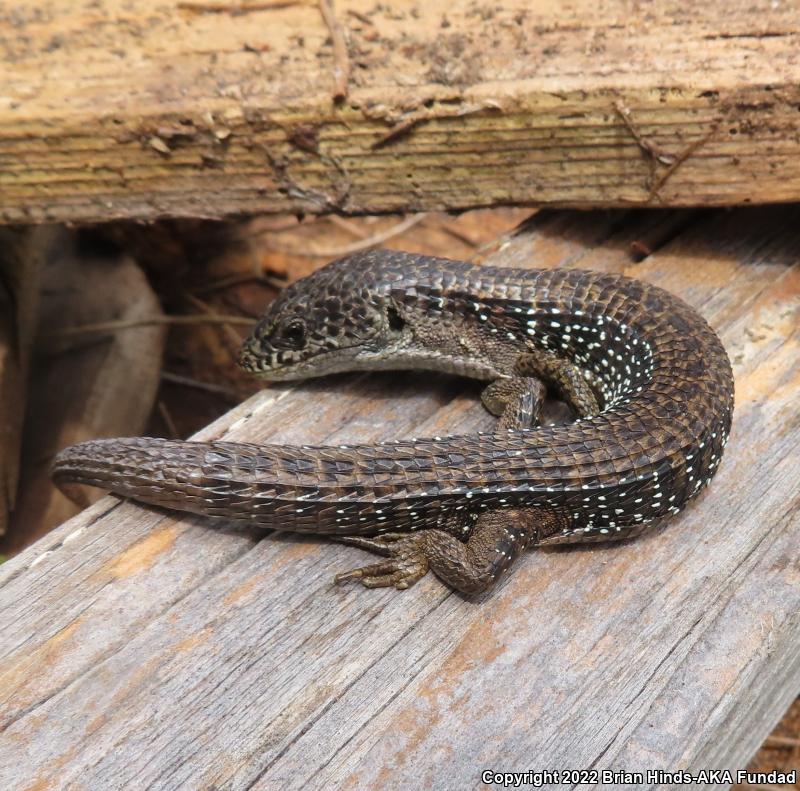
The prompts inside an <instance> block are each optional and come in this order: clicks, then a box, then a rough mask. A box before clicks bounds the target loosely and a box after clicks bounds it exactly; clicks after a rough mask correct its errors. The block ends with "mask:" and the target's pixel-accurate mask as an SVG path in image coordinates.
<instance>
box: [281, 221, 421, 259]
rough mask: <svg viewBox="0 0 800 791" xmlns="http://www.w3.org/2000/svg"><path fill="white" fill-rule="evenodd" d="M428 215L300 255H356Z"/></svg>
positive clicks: (297, 253) (332, 256) (290, 252)
mask: <svg viewBox="0 0 800 791" xmlns="http://www.w3.org/2000/svg"><path fill="white" fill-rule="evenodd" d="M427 216H428V215H427V214H425V213H423V214H412V215H411V216H410V217H406V218H405V219H404V220H401V221H400V222H399V223H397V225H393V226H392V227H391V228H387V230H385V231H380V232H379V233H376V234H373V235H372V236H370V237H368V238H366V239H361V240H360V241H358V242H353V243H352V244H347V245H344V246H343V247H328V248H327V249H325V250H319V249H309V250H303V251H302V255H308V256H314V257H317V258H336V257H337V256H340V255H350V253H357V252H359V251H360V250H369V249H370V247H375V246H376V245H379V244H382V243H383V242H385V241H386V240H387V239H391V238H392V237H393V236H398V235H399V234H401V233H404V232H405V231H407V230H408V229H409V228H413V227H414V226H415V225H416V224H417V223H420V222H422V221H423V220H424V219H425V218H426V217H427ZM268 246H269V247H270V249H272V250H275V251H276V252H280V253H285V254H288V255H300V254H301V253H300V251H298V250H287V249H285V248H279V247H277V248H276V247H272V246H270V245H268Z"/></svg>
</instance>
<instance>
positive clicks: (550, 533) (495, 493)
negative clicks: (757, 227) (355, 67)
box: [53, 250, 733, 593]
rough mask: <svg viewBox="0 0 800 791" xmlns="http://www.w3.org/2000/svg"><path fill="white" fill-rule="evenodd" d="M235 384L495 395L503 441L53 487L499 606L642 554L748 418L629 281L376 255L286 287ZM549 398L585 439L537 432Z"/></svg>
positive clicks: (214, 454)
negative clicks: (167, 513) (257, 530)
mask: <svg viewBox="0 0 800 791" xmlns="http://www.w3.org/2000/svg"><path fill="white" fill-rule="evenodd" d="M240 364H241V365H243V367H244V368H245V369H247V370H248V371H251V372H253V373H255V374H257V375H259V376H262V377H264V378H266V379H271V380H289V379H302V378H306V377H313V376H320V375H323V374H328V373H333V372H338V371H352V370H375V369H412V368H417V369H419V368H421V369H433V370H436V371H445V372H449V373H454V374H458V375H462V376H467V377H473V378H476V379H479V380H483V381H485V382H487V385H486V387H485V389H484V390H483V393H482V400H483V403H484V404H485V405H486V406H487V408H488V409H489V410H490V411H491V412H493V413H494V414H496V415H498V416H499V421H498V424H497V428H496V430H494V431H492V432H485V433H476V434H471V435H464V436H446V437H431V438H427V439H410V440H409V439H402V440H393V441H388V442H382V443H379V444H375V445H348V446H344V445H342V446H302V447H301V446H296V447H292V446H290V447H284V446H278V445H265V446H258V445H251V444H243V443H232V442H211V443H204V442H182V441H175V440H164V439H151V438H131V439H101V440H95V441H91V442H85V443H81V444H79V445H75V446H73V447H70V448H67V449H66V450H64V451H62V452H61V453H60V454H59V455H58V457H57V458H56V460H55V462H54V468H53V477H54V479H55V481H56V482H57V483H59V484H60V485H64V484H66V483H69V482H78V483H84V484H90V485H93V486H99V487H102V488H105V489H109V490H111V491H112V492H115V493H117V494H119V495H122V496H125V497H132V498H134V499H137V500H141V501H144V502H148V503H152V504H155V505H159V506H163V507H167V508H172V509H178V510H183V511H191V512H195V513H200V514H205V515H209V516H215V517H227V518H234V519H243V520H248V521H249V522H251V523H256V524H258V525H264V526H268V527H272V528H276V529H280V530H291V531H301V532H310V533H319V534H324V535H328V536H332V537H335V538H337V539H338V540H342V541H345V542H346V543H350V544H354V545H356V546H359V547H362V548H364V549H367V550H370V551H373V552H375V553H377V554H379V555H383V556H384V558H383V559H382V560H381V561H379V562H377V563H374V564H371V565H369V566H365V567H363V568H359V569H355V570H353V571H349V572H345V573H343V574H340V575H338V576H337V578H336V579H337V581H339V582H344V581H348V580H360V581H361V582H362V583H363V584H364V585H366V586H367V587H378V586H392V585H393V586H395V587H396V588H407V587H409V586H410V585H411V584H413V583H414V582H415V581H416V580H418V579H419V578H420V577H422V576H423V575H424V574H425V573H426V572H427V570H428V569H429V568H430V569H432V570H433V571H434V572H435V573H436V574H437V575H438V576H439V577H440V578H441V579H442V580H443V581H444V582H445V583H446V584H448V585H450V586H451V587H453V588H455V589H457V590H459V591H462V592H464V593H477V592H480V591H483V590H485V589H487V588H489V587H490V586H491V585H492V584H493V583H494V582H495V580H496V579H497V578H498V576H499V575H500V574H502V573H503V572H504V571H505V570H506V569H507V568H508V567H509V566H510V565H511V564H512V563H513V561H514V559H515V558H516V557H517V556H518V555H519V554H520V552H522V550H523V549H525V547H526V546H528V545H549V544H555V543H572V542H585V541H596V540H600V541H605V540H612V539H620V538H629V537H633V536H635V535H637V534H639V533H640V532H641V531H642V530H643V529H644V528H645V526H647V525H650V524H652V523H653V522H655V521H657V520H660V519H661V518H663V517H666V516H669V515H671V514H677V513H678V512H679V511H680V510H681V509H682V508H683V507H684V505H685V504H686V503H687V502H688V501H689V500H691V499H692V498H693V497H694V496H695V495H697V494H698V493H699V492H700V491H701V489H702V488H703V487H704V486H705V485H706V484H708V482H709V481H710V480H711V477H712V476H713V474H714V473H715V471H716V469H717V466H718V464H719V462H720V458H721V455H722V452H723V448H724V446H725V443H726V441H727V438H728V432H729V430H730V425H731V417H732V411H733V377H732V373H731V368H730V362H729V360H728V357H727V354H726V353H725V350H724V348H723V347H722V344H721V343H720V341H719V339H718V338H717V336H716V334H715V333H714V332H713V330H712V329H711V328H710V327H709V326H708V324H706V322H705V321H704V320H703V319H702V318H701V317H700V316H699V315H698V314H697V313H696V312H695V311H694V310H693V309H692V308H690V307H689V306H688V305H686V304H685V303H684V302H682V301H681V300H680V299H678V298H677V297H675V296H673V295H671V294H669V293H668V292H666V291H664V290H662V289H660V288H657V287H655V286H651V285H648V284H645V283H642V282H639V281H637V280H633V279H630V278H627V277H624V276H621V275H615V274H604V273H598V272H590V271H582V270H577V269H553V270H521V271H520V270H510V269H501V268H490V267H483V266H475V265H472V264H467V263H463V262H458V261H449V260H445V259H437V258H431V257H427V256H420V255H410V254H407V253H400V252H393V251H386V250H378V251H372V252H367V253H360V254H357V255H353V256H350V257H348V258H344V259H342V260H339V261H336V262H334V263H331V264H328V265H327V266H325V267H323V268H322V269H320V270H318V271H317V272H315V273H314V274H312V275H310V276H309V277H307V278H305V279H303V280H300V281H298V282H296V283H294V284H293V285H291V286H290V287H288V288H287V289H286V290H285V291H284V292H283V293H282V295H281V296H279V297H278V299H276V300H275V302H273V303H272V305H271V306H270V307H269V309H268V310H267V312H266V314H265V315H264V316H263V318H262V319H261V320H260V321H259V322H258V324H257V326H256V328H255V330H254V331H253V333H252V335H251V337H250V338H249V339H248V340H247V341H246V342H245V343H244V345H243V347H242V351H241V355H240ZM545 385H548V386H550V387H551V388H554V389H555V391H556V392H558V393H559V394H560V395H561V396H562V397H563V398H564V399H565V400H566V401H567V403H568V404H569V405H571V407H572V409H573V411H574V412H575V415H576V419H575V420H574V422H572V423H569V424H565V425H552V426H539V425H538V422H539V416H540V408H541V405H542V400H543V395H544V388H545Z"/></svg>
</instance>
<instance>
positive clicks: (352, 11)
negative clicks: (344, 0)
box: [347, 8, 375, 27]
mask: <svg viewBox="0 0 800 791" xmlns="http://www.w3.org/2000/svg"><path fill="white" fill-rule="evenodd" d="M347 13H348V14H350V16H352V17H354V18H355V19H357V20H358V21H359V22H363V23H364V24H365V25H371V26H372V27H375V23H374V22H373V21H372V20H371V19H370V18H369V17H368V16H367V15H366V14H362V13H361V12H360V11H356V10H355V9H354V8H348V9H347Z"/></svg>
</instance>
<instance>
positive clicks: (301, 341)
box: [278, 319, 306, 349]
mask: <svg viewBox="0 0 800 791" xmlns="http://www.w3.org/2000/svg"><path fill="white" fill-rule="evenodd" d="M278 341H279V343H280V345H281V346H283V347H284V348H289V349H302V348H303V346H305V345H306V324H305V322H304V321H303V320H302V319H292V320H291V321H290V322H288V324H285V325H284V326H283V327H282V328H281V331H280V337H279V339H278Z"/></svg>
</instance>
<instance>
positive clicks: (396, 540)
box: [333, 533, 428, 590]
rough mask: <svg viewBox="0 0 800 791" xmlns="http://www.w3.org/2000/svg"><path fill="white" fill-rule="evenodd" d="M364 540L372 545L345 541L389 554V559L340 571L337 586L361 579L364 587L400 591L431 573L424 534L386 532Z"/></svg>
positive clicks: (337, 576)
mask: <svg viewBox="0 0 800 791" xmlns="http://www.w3.org/2000/svg"><path fill="white" fill-rule="evenodd" d="M365 541H369V544H367V543H361V542H350V541H348V542H346V543H353V544H355V545H356V546H361V547H362V548H363V549H369V550H371V551H373V552H378V553H379V554H381V555H386V556H387V559H386V560H382V561H381V562H380V563H373V564H371V565H369V566H361V567H360V568H356V569H352V570H351V571H344V572H342V573H341V574H337V575H336V576H335V577H334V579H333V581H334V582H335V583H336V584H337V585H341V584H342V583H343V582H351V581H353V580H360V581H361V584H362V585H363V586H364V587H365V588H388V587H391V586H394V587H395V588H397V589H398V590H405V589H406V588H410V587H411V586H412V585H413V584H414V583H415V582H417V580H420V579H422V578H423V577H424V576H425V575H426V574H427V573H428V558H427V556H426V555H425V552H424V549H423V536H421V535H406V534H404V533H386V534H385V535H383V536H379V537H377V538H374V539H367V540H365Z"/></svg>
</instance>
